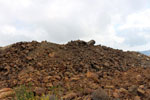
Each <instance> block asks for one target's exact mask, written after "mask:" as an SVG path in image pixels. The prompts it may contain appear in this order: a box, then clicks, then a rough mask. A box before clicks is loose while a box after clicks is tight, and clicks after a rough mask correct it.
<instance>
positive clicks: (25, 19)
mask: <svg viewBox="0 0 150 100" xmlns="http://www.w3.org/2000/svg"><path fill="white" fill-rule="evenodd" d="M149 3H150V1H149V0H142V1H141V0H132V1H131V0H92V1H91V0H61V1H60V0H13V1H12V0H0V15H1V16H0V35H1V37H0V45H8V44H10V43H14V42H17V41H29V40H38V41H41V40H48V41H52V42H57V43H66V42H67V41H70V40H75V39H84V40H90V39H95V40H96V41H97V44H103V45H107V46H111V47H114V48H122V49H126V48H129V49H130V50H133V49H132V47H131V45H132V44H133V43H134V42H133V41H131V40H134V41H136V40H137V39H139V37H140V36H141V37H144V38H140V39H146V40H148V39H150V36H149V34H148V32H149V30H148V29H149V26H150V25H149V23H147V22H148V21H149V16H150V15H149V12H150V11H149V10H147V9H148V4H149ZM137 28H138V29H141V31H139V30H138V31H135V29H137ZM145 28H146V30H147V32H145ZM133 29H134V30H133ZM131 30H132V33H134V32H137V34H138V37H137V38H134V39H133V37H130V34H127V33H126V32H131ZM143 30H144V31H143ZM120 32H121V33H123V34H124V35H123V34H121V33H120ZM127 37H129V39H127ZM146 42H147V41H146ZM127 43H128V44H127ZM143 43H145V41H144V42H143ZM140 45H141V46H144V45H145V44H140ZM124 47H126V48H124ZM133 48H134V50H137V49H139V44H136V43H135V45H134V47H133ZM136 48H137V49H136Z"/></svg>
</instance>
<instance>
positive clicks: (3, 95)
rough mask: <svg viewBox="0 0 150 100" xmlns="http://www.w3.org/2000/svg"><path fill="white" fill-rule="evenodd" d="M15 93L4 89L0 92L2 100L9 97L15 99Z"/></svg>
mask: <svg viewBox="0 0 150 100" xmlns="http://www.w3.org/2000/svg"><path fill="white" fill-rule="evenodd" d="M14 95H15V92H14V91H13V90H12V89H10V88H3V89H1V90H0V100H3V99H5V98H8V97H13V96H14Z"/></svg>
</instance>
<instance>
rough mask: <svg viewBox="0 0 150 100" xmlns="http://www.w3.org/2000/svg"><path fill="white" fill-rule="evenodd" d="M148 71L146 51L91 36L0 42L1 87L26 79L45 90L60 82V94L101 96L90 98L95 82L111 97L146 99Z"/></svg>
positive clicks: (77, 98) (76, 99)
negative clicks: (108, 44) (93, 39)
mask: <svg viewBox="0 0 150 100" xmlns="http://www.w3.org/2000/svg"><path fill="white" fill-rule="evenodd" d="M149 73H150V58H149V57H148V56H145V55H142V54H140V53H137V52H123V51H122V50H116V49H112V48H109V47H106V46H101V45H94V42H91V41H90V42H85V41H80V40H77V41H70V42H68V43H67V44H64V45H60V44H55V43H50V42H47V41H43V42H41V43H40V42H36V41H32V42H19V43H16V44H12V45H9V46H7V47H1V48H0V86H1V87H0V89H2V88H13V87H16V86H18V85H22V84H25V85H28V84H29V83H31V84H32V88H33V91H35V93H37V91H36V89H37V88H40V89H43V90H44V91H43V92H44V93H45V94H47V93H48V92H49V91H52V90H51V89H50V88H53V87H55V88H56V89H58V88H61V89H60V90H59V92H61V93H60V94H59V96H60V97H62V98H63V99H64V100H101V99H95V95H96V93H95V92H94V91H95V90H96V91H98V89H99V88H102V89H103V90H104V91H105V92H106V94H107V95H108V97H110V98H114V99H115V98H116V100H149V99H150V84H149V82H150V74H149ZM93 96H94V97H93ZM148 98H149V99H148Z"/></svg>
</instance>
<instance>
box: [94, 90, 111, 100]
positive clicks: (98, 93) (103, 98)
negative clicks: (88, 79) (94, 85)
mask: <svg viewBox="0 0 150 100" xmlns="http://www.w3.org/2000/svg"><path fill="white" fill-rule="evenodd" d="M92 100H111V99H110V97H109V96H108V95H107V93H106V92H105V91H104V90H103V89H102V88H98V89H97V90H95V91H94V92H93V93H92Z"/></svg>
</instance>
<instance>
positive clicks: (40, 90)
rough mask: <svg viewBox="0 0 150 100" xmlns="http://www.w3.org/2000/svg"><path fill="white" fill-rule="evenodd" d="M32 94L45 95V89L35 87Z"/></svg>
mask: <svg viewBox="0 0 150 100" xmlns="http://www.w3.org/2000/svg"><path fill="white" fill-rule="evenodd" d="M34 92H35V93H36V95H42V94H44V93H45V89H44V88H41V87H36V88H35V90H34Z"/></svg>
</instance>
